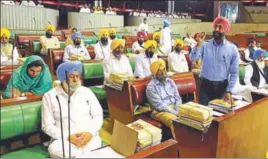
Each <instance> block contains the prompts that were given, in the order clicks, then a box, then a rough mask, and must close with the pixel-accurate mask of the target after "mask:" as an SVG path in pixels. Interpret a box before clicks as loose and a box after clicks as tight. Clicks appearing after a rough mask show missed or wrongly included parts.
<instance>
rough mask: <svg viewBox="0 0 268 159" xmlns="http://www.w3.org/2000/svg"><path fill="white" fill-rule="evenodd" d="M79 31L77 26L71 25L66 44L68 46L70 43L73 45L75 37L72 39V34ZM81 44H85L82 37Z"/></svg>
mask: <svg viewBox="0 0 268 159" xmlns="http://www.w3.org/2000/svg"><path fill="white" fill-rule="evenodd" d="M75 32H77V29H76V28H75V27H71V28H70V29H69V35H68V36H67V39H66V41H65V45H66V46H68V45H71V44H73V39H72V35H73V33H75ZM81 45H85V43H84V41H83V40H82V39H81Z"/></svg>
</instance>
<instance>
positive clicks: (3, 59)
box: [1, 47, 19, 65]
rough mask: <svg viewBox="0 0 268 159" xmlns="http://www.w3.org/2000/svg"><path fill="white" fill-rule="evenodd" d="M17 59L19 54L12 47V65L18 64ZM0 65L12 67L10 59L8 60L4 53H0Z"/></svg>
mask: <svg viewBox="0 0 268 159" xmlns="http://www.w3.org/2000/svg"><path fill="white" fill-rule="evenodd" d="M11 52H12V51H11ZM18 59H19V53H18V50H17V48H16V47H14V50H13V65H17V64H18V62H19V61H18ZM1 65H12V59H8V56H7V55H6V54H5V53H4V52H1Z"/></svg>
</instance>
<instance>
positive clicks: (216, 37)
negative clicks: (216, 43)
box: [213, 31, 224, 40]
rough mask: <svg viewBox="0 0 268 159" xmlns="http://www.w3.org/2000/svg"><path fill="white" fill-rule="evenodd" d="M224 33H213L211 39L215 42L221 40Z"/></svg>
mask: <svg viewBox="0 0 268 159" xmlns="http://www.w3.org/2000/svg"><path fill="white" fill-rule="evenodd" d="M223 37H224V33H223V32H219V31H213V38H214V39H215V40H223Z"/></svg>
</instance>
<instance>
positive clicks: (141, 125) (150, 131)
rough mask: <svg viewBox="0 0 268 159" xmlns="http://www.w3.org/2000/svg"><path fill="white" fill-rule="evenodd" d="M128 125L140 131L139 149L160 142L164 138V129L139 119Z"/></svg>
mask: <svg viewBox="0 0 268 159" xmlns="http://www.w3.org/2000/svg"><path fill="white" fill-rule="evenodd" d="M127 127H129V128H131V129H133V130H135V131H136V132H138V145H137V151H140V150H143V149H145V148H147V147H150V146H153V145H156V144H159V143H160V142H161V139H162V130H161V129H159V128H157V127H155V126H153V125H151V124H149V123H147V122H145V121H143V120H141V119H139V120H137V121H135V122H133V123H131V124H128V125H127Z"/></svg>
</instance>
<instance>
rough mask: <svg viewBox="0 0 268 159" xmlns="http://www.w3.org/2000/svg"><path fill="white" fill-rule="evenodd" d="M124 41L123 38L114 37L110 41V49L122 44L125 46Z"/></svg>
mask: <svg viewBox="0 0 268 159" xmlns="http://www.w3.org/2000/svg"><path fill="white" fill-rule="evenodd" d="M125 43H126V41H125V40H124V39H115V40H113V41H112V43H111V49H112V50H114V49H116V48H117V47H118V46H119V45H122V46H123V47H125Z"/></svg>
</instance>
